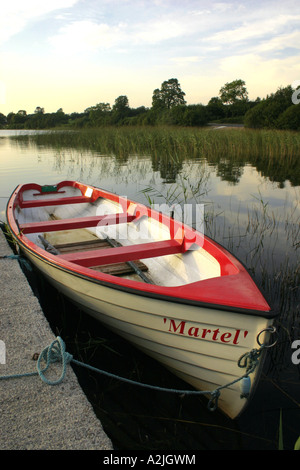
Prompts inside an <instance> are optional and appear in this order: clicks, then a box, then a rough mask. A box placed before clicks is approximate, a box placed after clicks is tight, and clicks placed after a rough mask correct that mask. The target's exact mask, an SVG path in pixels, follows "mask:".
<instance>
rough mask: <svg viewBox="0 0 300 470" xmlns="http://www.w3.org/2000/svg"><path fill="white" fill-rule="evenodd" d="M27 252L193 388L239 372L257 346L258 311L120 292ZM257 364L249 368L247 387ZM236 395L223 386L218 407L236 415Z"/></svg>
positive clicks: (52, 278)
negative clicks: (244, 312)
mask: <svg viewBox="0 0 300 470" xmlns="http://www.w3.org/2000/svg"><path fill="white" fill-rule="evenodd" d="M27 257H28V258H29V259H30V261H31V262H32V263H33V264H34V265H35V266H36V268H37V269H38V270H39V271H41V272H42V273H43V274H44V275H45V277H46V278H47V279H48V280H49V282H50V283H51V284H52V285H54V286H55V287H56V288H57V289H58V290H59V291H60V292H62V293H63V294H64V295H66V296H67V297H68V298H69V299H70V300H71V301H72V302H74V303H76V305H78V306H79V307H80V308H82V309H83V310H84V311H85V312H87V313H88V314H90V315H92V316H93V317H94V318H96V319H97V320H99V321H100V322H102V323H103V324H105V325H106V326H107V327H108V328H110V329H111V330H113V331H114V332H116V333H117V334H119V335H120V336H122V337H124V338H125V339H127V340H128V341H129V342H131V343H132V344H134V345H135V346H136V347H138V348H139V349H141V350H142V351H144V352H145V353H146V354H148V355H149V356H151V357H153V358H154V359H156V360H157V361H159V362H160V363H161V364H163V365H164V366H165V367H167V368H168V369H169V370H170V371H171V372H172V373H174V374H175V375H176V376H178V377H179V378H181V379H183V380H184V381H185V382H187V383H189V384H190V385H192V386H193V387H195V388H196V389H198V390H205V391H206V390H209V391H213V390H215V389H216V388H217V387H220V386H223V385H226V384H227V383H231V382H233V381H234V380H236V379H238V378H239V377H241V376H242V375H243V374H244V373H245V370H244V369H241V368H240V367H239V366H238V360H239V358H240V357H241V356H242V355H243V354H245V353H247V352H249V351H251V350H252V349H254V348H257V347H258V344H257V342H256V340H255V338H256V336H257V335H258V334H259V333H260V332H261V331H262V330H264V329H266V328H268V327H269V326H270V325H271V320H268V319H266V318H261V317H259V316H257V317H256V316H252V315H241V314H239V313H234V312H232V313H230V312H228V311H227V312H226V313H225V312H224V311H222V310H217V309H213V308H206V307H202V308H201V307H198V306H193V305H187V304H179V303H178V302H172V301H165V300H159V299H155V298H151V297H144V296H141V295H135V294H132V293H128V292H123V291H120V290H118V289H114V288H111V287H107V286H103V285H100V284H95V283H94V282H91V281H88V280H86V279H83V278H81V277H78V276H76V275H74V274H72V273H69V272H65V271H62V270H60V269H57V268H56V267H53V266H51V265H48V264H47V263H45V262H43V261H42V260H39V259H37V258H36V257H35V256H32V254H29V253H27ZM208 318H209V319H210V321H208ZM217 330H219V331H217ZM246 332H248V333H247V334H246ZM203 335H205V337H204V338H203V337H202V336H203ZM222 335H223V340H226V342H225V341H221V338H222ZM245 335H246V336H245ZM260 340H261V341H262V342H263V341H264V335H262V336H261V338H260ZM227 341H228V342H227ZM261 367H262V364H260V367H258V368H257V369H256V370H255V372H254V373H253V374H251V382H252V388H251V389H252V392H253V391H254V388H255V385H256V382H257V379H258V377H259V375H260V372H261ZM240 395H241V392H240V386H239V383H236V384H234V385H232V386H230V387H229V388H224V389H223V390H222V392H221V395H220V398H219V401H218V407H219V409H220V410H222V411H223V412H224V413H225V414H226V415H228V416H229V417H230V418H236V417H237V416H238V415H239V414H240V413H241V411H242V410H243V409H244V408H245V406H246V405H247V402H248V401H249V400H250V396H249V398H248V399H245V398H241V397H240ZM208 398H209V397H208Z"/></svg>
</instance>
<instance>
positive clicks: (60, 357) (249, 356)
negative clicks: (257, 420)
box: [0, 336, 264, 411]
mask: <svg viewBox="0 0 300 470" xmlns="http://www.w3.org/2000/svg"><path fill="white" fill-rule="evenodd" d="M263 348H264V345H262V346H261V347H260V349H253V350H252V351H250V352H249V353H246V354H244V355H243V356H242V357H241V358H240V360H239V362H238V366H239V367H242V368H246V373H245V374H244V375H242V376H241V377H239V378H238V379H236V380H234V381H233V382H230V383H228V384H226V385H222V386H220V387H218V388H216V389H215V390H213V391H211V390H207V391H200V390H178V389H172V388H164V387H159V386H156V385H149V384H144V383H141V382H136V381H134V380H131V379H127V378H125V377H120V376H118V375H115V374H112V373H110V372H106V371H103V370H101V369H98V368H96V367H93V366H91V365H89V364H85V363H83V362H80V361H77V360H76V359H74V358H73V356H72V354H69V353H68V352H66V347H65V343H64V341H63V340H62V339H61V338H60V337H59V336H58V337H57V338H56V339H55V340H54V341H53V342H52V343H51V344H50V345H49V346H47V347H46V348H45V349H44V350H43V351H42V352H41V354H40V355H39V357H38V361H37V371H35V372H29V373H23V374H12V375H3V376H0V380H5V379H10V378H21V377H31V376H34V375H38V376H39V377H40V378H41V380H42V381H43V382H45V383H46V384H48V385H57V384H60V383H61V382H62V381H63V380H64V378H65V375H66V371H67V364H69V363H70V362H73V363H74V364H76V365H78V366H82V367H85V368H87V369H90V370H91V371H94V372H98V373H101V374H103V375H106V376H108V377H111V378H113V379H117V380H121V381H123V382H126V383H129V384H132V385H138V386H140V387H144V388H149V389H152V390H157V391H160V392H169V393H178V394H180V395H210V396H211V399H210V400H209V403H208V405H207V406H208V409H209V410H210V411H215V410H216V409H217V407H218V399H219V396H220V394H221V389H223V388H227V387H229V386H230V385H233V384H234V383H236V382H239V381H243V379H245V384H244V386H243V387H242V394H241V397H244V398H246V397H247V396H248V395H249V392H250V386H251V383H249V374H251V373H252V372H253V371H254V370H255V368H256V366H257V364H258V359H259V356H260V354H261V352H262V349H263ZM42 361H43V362H45V366H44V367H42ZM55 362H61V363H62V371H61V375H60V377H59V378H58V379H55V380H50V379H48V378H47V377H46V376H45V372H47V370H48V369H49V367H50V365H51V364H53V363H55ZM246 382H247V383H248V385H247V384H246Z"/></svg>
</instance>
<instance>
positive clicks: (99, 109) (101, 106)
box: [85, 103, 111, 126]
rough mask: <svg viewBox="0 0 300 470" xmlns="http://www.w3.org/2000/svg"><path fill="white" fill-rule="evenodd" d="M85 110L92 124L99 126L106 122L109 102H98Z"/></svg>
mask: <svg viewBox="0 0 300 470" xmlns="http://www.w3.org/2000/svg"><path fill="white" fill-rule="evenodd" d="M85 112H87V113H88V116H89V121H90V123H91V125H92V126H101V125H105V124H107V123H108V120H109V117H110V113H111V107H110V104H109V103H98V104H96V106H91V107H90V108H88V109H86V110H85Z"/></svg>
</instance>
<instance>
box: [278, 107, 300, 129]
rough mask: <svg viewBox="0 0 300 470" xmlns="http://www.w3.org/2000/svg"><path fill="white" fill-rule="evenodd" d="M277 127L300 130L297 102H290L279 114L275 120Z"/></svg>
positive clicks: (299, 112) (299, 110) (299, 111)
mask: <svg viewBox="0 0 300 470" xmlns="http://www.w3.org/2000/svg"><path fill="white" fill-rule="evenodd" d="M277 127H278V129H291V130H294V131H300V106H299V104H298V105H297V104H292V105H291V106H289V107H288V108H287V109H286V110H285V111H284V112H283V113H281V114H280V116H279V117H278V120H277Z"/></svg>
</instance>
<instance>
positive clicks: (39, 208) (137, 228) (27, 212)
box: [15, 185, 221, 286]
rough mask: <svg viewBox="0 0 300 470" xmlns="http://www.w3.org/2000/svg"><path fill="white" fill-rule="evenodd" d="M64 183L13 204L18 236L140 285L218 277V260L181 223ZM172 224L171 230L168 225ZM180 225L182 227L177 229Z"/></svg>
mask: <svg viewBox="0 0 300 470" xmlns="http://www.w3.org/2000/svg"><path fill="white" fill-rule="evenodd" d="M108 195H110V193H106V194H105V195H104V194H103V195H101V196H99V195H97V197H95V195H93V189H92V188H89V187H88V188H87V189H86V191H85V193H84V194H83V193H82V189H81V188H78V187H73V186H70V185H66V186H63V187H60V188H59V189H58V190H57V189H55V190H53V191H51V187H50V188H47V190H45V191H44V192H40V191H37V189H35V188H29V189H26V190H24V192H23V193H22V194H21V196H20V197H19V199H18V203H17V204H16V206H15V219H16V220H17V223H18V226H19V230H20V233H22V235H24V236H25V237H27V238H28V239H29V240H30V241H31V242H34V243H35V244H36V245H38V246H39V247H40V248H43V249H45V250H46V251H48V252H50V253H52V254H55V255H57V256H59V257H60V259H61V260H65V261H68V262H72V263H76V264H78V265H80V266H84V267H88V268H91V269H93V270H95V271H98V272H102V273H105V274H110V275H113V276H121V277H124V278H126V279H132V280H135V281H140V282H148V283H153V284H157V285H163V286H179V285H184V284H189V283H193V282H196V281H199V280H203V279H209V278H213V277H218V276H220V275H221V265H220V260H218V259H217V258H216V257H215V256H213V254H212V253H209V252H208V251H207V250H206V249H204V248H203V246H202V245H203V244H201V243H199V240H198V239H197V242H196V243H195V239H194V240H192V241H189V240H188V239H187V237H186V233H185V232H183V229H182V227H181V224H178V223H174V224H173V222H172V219H171V222H170V223H169V224H167V223H166V222H165V221H166V220H170V219H169V218H167V219H166V218H163V219H161V218H159V217H158V216H157V214H158V213H157V212H155V214H156V216H153V213H152V212H150V213H149V212H148V210H149V209H147V208H146V207H145V206H143V205H140V204H138V203H133V202H131V201H129V202H128V201H127V202H126V201H125V202H126V204H125V203H124V200H123V199H121V198H120V199H118V197H117V196H115V197H113V196H114V195H113V196H111V197H109V196H108ZM170 224H171V226H170ZM178 227H179V228H180V227H181V228H180V229H178Z"/></svg>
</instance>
